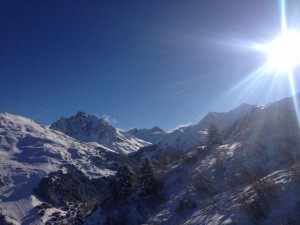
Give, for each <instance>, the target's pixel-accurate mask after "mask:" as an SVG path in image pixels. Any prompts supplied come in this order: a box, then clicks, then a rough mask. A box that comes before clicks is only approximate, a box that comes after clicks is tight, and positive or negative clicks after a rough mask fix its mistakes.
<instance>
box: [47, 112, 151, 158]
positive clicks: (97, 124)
mask: <svg viewBox="0 0 300 225" xmlns="http://www.w3.org/2000/svg"><path fill="white" fill-rule="evenodd" d="M50 128H51V129H53V130H58V131H61V132H63V133H65V134H66V135H68V136H71V137H73V138H75V139H77V140H80V141H83V142H96V143H99V144H101V145H103V146H105V147H107V148H110V149H112V150H113V151H115V152H117V153H121V154H127V153H130V152H134V151H137V150H138V149H140V148H141V147H144V146H148V145H150V143H148V142H146V141H143V140H140V139H138V138H136V137H134V136H132V135H130V134H128V133H125V132H122V131H119V130H117V129H116V128H114V127H113V126H111V125H110V124H109V123H108V122H107V121H106V120H105V119H103V118H98V117H97V116H95V115H89V114H87V113H84V112H78V113H77V114H76V115H74V116H71V117H70V118H66V117H62V118H60V119H59V120H58V121H56V122H54V123H52V124H51V126H50Z"/></svg>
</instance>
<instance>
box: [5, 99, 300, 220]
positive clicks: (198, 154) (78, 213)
mask: <svg viewBox="0 0 300 225" xmlns="http://www.w3.org/2000/svg"><path fill="white" fill-rule="evenodd" d="M295 97H296V98H297V99H298V100H300V95H299V94H298V95H297V96H295ZM211 123H214V124H216V126H217V127H218V129H219V130H220V132H222V134H223V135H224V138H225V144H224V145H220V146H218V145H212V146H207V145H206V138H207V134H208V126H209V125H210V124H211ZM144 157H148V158H149V159H150V162H151V165H152V168H153V171H154V174H155V179H156V181H157V185H156V186H155V189H153V190H152V192H151V193H150V192H149V193H148V194H147V195H141V194H140V187H141V186H140V182H141V165H142V162H143V158H144ZM121 166H123V167H124V166H125V167H126V168H128V169H129V172H130V173H129V176H130V177H131V178H130V179H129V180H128V182H129V183H126V182H127V181H126V182H125V183H126V184H128V185H127V186H122V188H121V189H120V190H121V191H124V190H127V192H126V195H119V194H120V193H116V190H119V189H118V188H117V187H119V186H118V185H120V184H119V183H118V181H119V179H120V178H119V177H118V176H119V175H120V173H121V172H122V171H120V168H122V167H121ZM123 172H124V170H123ZM299 174H300V129H299V123H298V118H297V114H296V108H295V104H294V100H293V98H286V99H283V100H280V101H278V102H275V103H272V104H270V105H268V106H254V105H249V104H243V105H241V106H239V107H238V108H235V109H233V110H231V111H229V112H226V113H224V112H222V113H216V112H212V113H209V114H208V115H206V116H205V117H204V118H203V119H202V120H201V121H199V123H197V124H193V125H190V126H186V127H181V128H178V129H176V130H174V131H172V132H170V133H167V132H165V131H163V130H162V129H160V128H159V127H153V128H151V129H131V130H129V131H126V132H124V131H120V130H118V129H116V128H114V127H112V126H111V125H110V124H109V123H107V121H105V120H104V119H103V118H98V117H96V116H93V115H88V114H86V113H84V112H79V113H77V114H76V115H74V116H72V117H70V118H65V117H62V118H61V119H59V120H58V121H56V122H54V123H53V124H51V126H50V128H48V127H45V126H43V125H41V124H39V123H38V122H36V121H34V120H32V119H28V118H25V117H22V116H15V115H11V114H9V113H0V175H1V176H0V207H1V210H2V212H1V215H3V216H4V217H5V220H6V221H8V222H6V223H7V224H9V222H10V223H14V224H46V223H48V224H89V225H92V224H93V225H96V224H170V225H171V224H176V223H178V224H224V225H225V224H270V225H271V224H276V223H277V221H282V224H299V221H300V218H299V216H298V215H299V205H300V195H299V193H300V192H299V190H300V183H299V182H300V179H299ZM122 193H123V192H122ZM118 196H122V197H118ZM43 202H44V204H43ZM46 203H47V204H51V205H47V204H46ZM0 221H1V222H2V221H4V218H3V217H1V218H0ZM288 221H290V222H288ZM3 223H4V222H3ZM4 224H5V223H4Z"/></svg>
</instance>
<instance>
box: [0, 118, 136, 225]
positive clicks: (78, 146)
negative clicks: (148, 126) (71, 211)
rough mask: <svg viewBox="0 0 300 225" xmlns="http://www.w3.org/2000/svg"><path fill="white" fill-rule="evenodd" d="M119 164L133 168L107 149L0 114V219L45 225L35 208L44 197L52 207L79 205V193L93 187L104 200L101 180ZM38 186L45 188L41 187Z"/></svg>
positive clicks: (128, 160) (87, 191) (44, 218)
mask: <svg viewBox="0 0 300 225" xmlns="http://www.w3.org/2000/svg"><path fill="white" fill-rule="evenodd" d="M119 164H125V165H128V166H134V164H135V163H134V162H133V161H132V160H130V159H128V158H125V157H124V156H122V155H119V154H116V153H115V152H113V151H112V150H110V149H108V148H105V147H100V145H99V146H98V147H95V146H94V145H90V144H88V143H83V142H79V141H77V140H76V139H74V138H72V137H70V136H67V135H65V134H63V133H62V132H59V131H55V130H53V129H49V128H47V127H45V126H43V125H41V124H39V123H38V122H36V121H34V120H31V119H28V118H25V117H22V116H15V115H11V114H8V113H0V181H1V182H0V212H1V213H0V214H1V215H9V216H8V218H10V221H11V222H13V223H14V224H45V223H46V221H48V220H49V218H50V215H49V214H45V215H44V216H43V217H41V216H40V215H39V214H38V212H39V211H38V210H37V209H34V208H35V207H36V206H38V205H40V204H41V203H42V202H41V199H48V198H47V196H48V197H49V196H50V197H51V200H52V202H57V201H59V199H60V198H62V197H64V195H65V196H67V194H66V193H70V194H71V195H70V197H69V198H70V199H74V201H75V200H79V199H82V196H81V195H83V193H90V192H92V190H93V189H92V187H94V184H93V183H95V182H96V183H98V185H97V186H99V187H102V188H100V189H98V190H99V192H100V191H101V192H103V194H105V193H106V191H105V190H102V189H104V188H105V187H106V183H107V182H106V181H105V180H103V179H102V178H105V177H109V176H111V175H113V174H114V173H115V171H116V170H117V166H118V165H119ZM51 174H52V175H51ZM72 174H73V175H72ZM49 176H50V178H51V179H48V178H47V177H49ZM72 176H73V177H72ZM73 178H74V181H76V185H74V184H75V182H72V180H73ZM44 179H46V180H44ZM47 179H48V180H47ZM78 179H79V180H78ZM91 179H92V180H91ZM93 179H94V181H93ZM42 180H44V183H45V182H46V185H45V186H43V187H40V182H41V181H42ZM68 180H69V183H65V182H67V181H68ZM89 182H92V183H89ZM67 185H69V186H67ZM76 187H81V188H80V189H78V190H76V189H74V188H76ZM69 188H70V189H69ZM34 189H37V190H38V192H39V193H40V195H36V194H35V192H34ZM72 189H73V191H72V192H70V190H72ZM62 193H64V194H62ZM92 193H93V192H92ZM99 195H100V194H99ZM101 195H102V194H101ZM84 196H88V195H87V194H86V195H84ZM93 198H95V196H93ZM88 200H89V198H88V197H86V201H88ZM49 210H50V211H49V212H48V213H50V214H51V213H53V212H61V213H64V214H65V213H66V212H63V211H62V210H60V209H58V208H55V207H52V208H51V209H49ZM0 221H1V218H0Z"/></svg>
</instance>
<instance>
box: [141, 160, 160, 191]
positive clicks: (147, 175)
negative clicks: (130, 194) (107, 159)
mask: <svg viewBox="0 0 300 225" xmlns="http://www.w3.org/2000/svg"><path fill="white" fill-rule="evenodd" d="M139 178H140V179H139V194H140V195H141V196H146V195H149V194H151V193H153V192H154V191H155V189H156V187H157V178H156V176H155V173H154V171H153V169H152V166H151V163H150V161H149V159H148V158H147V157H146V158H144V160H142V162H141V164H140V177H139Z"/></svg>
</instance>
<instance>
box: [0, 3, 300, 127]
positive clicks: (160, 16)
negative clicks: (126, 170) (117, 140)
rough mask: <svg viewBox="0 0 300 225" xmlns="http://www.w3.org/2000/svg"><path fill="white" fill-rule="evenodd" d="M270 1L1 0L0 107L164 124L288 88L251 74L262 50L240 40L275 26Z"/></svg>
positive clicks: (260, 36)
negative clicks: (83, 114)
mask: <svg viewBox="0 0 300 225" xmlns="http://www.w3.org/2000/svg"><path fill="white" fill-rule="evenodd" d="M279 6H280V4H279V1H275V0H274V1H261V0H251V1H246V0H242V1H241V0H226V1H219V0H201V1H199V0H198V1H196V0H191V1H176V0H172V1H171V0H166V1H158V0H152V1H145V0H141V1H131V0H126V1H121V0H120V1H113V0H111V1H109V0H103V1H100V0H99V1H96V0H87V1H76V0H72V1H71V0H66V1H58V0H57V1H56V0H45V1H38V0H36V1H32V0H27V1H17V0H12V1H8V0H2V1H0V29H1V36H0V65H1V66H0V76H1V81H0V111H1V112H9V113H13V114H18V115H24V116H27V117H30V118H34V119H36V120H38V121H40V122H42V123H44V124H49V123H51V122H53V121H55V120H57V119H58V118H59V117H60V116H71V115H73V114H75V113H76V112H77V111H79V110H81V111H85V112H88V113H90V114H96V115H98V116H103V115H105V116H106V117H109V118H110V119H111V122H112V123H113V125H114V126H116V127H120V128H123V129H128V128H131V127H138V128H143V127H148V128H150V127H153V126H154V125H159V126H161V127H162V128H164V129H167V130H169V129H172V128H174V127H176V126H177V125H179V124H186V123H195V122H198V121H199V120H200V119H201V118H202V117H203V116H204V115H205V114H206V113H208V112H210V111H228V110H230V109H232V108H234V107H237V106H238V105H240V104H242V103H243V102H247V103H250V104H266V103H269V102H272V101H275V100H278V99H280V98H283V97H286V96H289V95H291V92H290V89H289V85H288V79H287V77H286V76H280V77H279V76H277V77H275V76H273V75H272V74H264V75H263V76H261V75H256V74H255V75H252V76H250V74H251V73H252V72H253V71H255V70H256V69H258V68H259V67H260V66H262V65H263V64H264V63H265V60H266V59H265V56H264V55H262V54H261V53H259V52H255V51H253V49H251V48H248V47H247V46H250V44H251V43H255V42H266V41H268V40H271V39H272V38H274V37H275V36H276V35H278V34H279V33H280V7H279ZM299 12H300V3H299V2H297V1H296V0H295V1H289V2H288V4H287V15H288V16H289V17H288V22H289V23H299V17H298V16H299V14H300V13H299ZM297 15H298V16H297ZM297 25H299V24H297ZM298 77H299V76H298ZM295 79H296V80H295V85H296V89H297V90H298V88H297V87H298V84H299V78H297V77H296V78H295Z"/></svg>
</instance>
